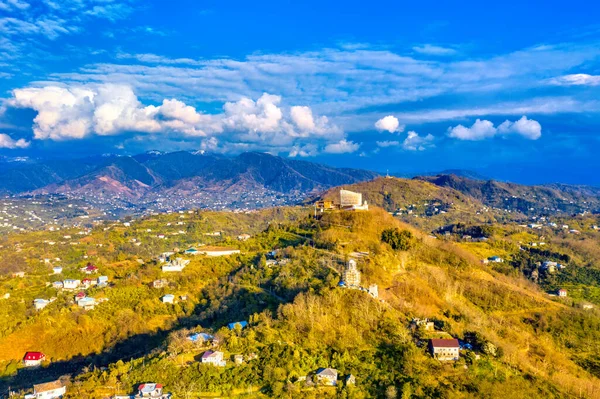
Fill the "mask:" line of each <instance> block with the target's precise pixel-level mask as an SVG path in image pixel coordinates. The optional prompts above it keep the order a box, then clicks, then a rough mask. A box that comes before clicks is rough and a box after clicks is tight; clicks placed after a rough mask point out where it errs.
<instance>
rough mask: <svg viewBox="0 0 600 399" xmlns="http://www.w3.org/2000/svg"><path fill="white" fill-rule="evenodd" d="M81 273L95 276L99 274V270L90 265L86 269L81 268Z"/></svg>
mask: <svg viewBox="0 0 600 399" xmlns="http://www.w3.org/2000/svg"><path fill="white" fill-rule="evenodd" d="M81 271H82V272H84V273H85V274H93V273H98V268H97V267H96V266H94V265H92V264H91V263H88V264H87V265H86V266H85V267H82V268H81Z"/></svg>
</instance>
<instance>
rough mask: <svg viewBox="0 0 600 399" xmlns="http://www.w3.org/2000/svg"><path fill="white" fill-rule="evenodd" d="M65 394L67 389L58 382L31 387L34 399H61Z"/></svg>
mask: <svg viewBox="0 0 600 399" xmlns="http://www.w3.org/2000/svg"><path fill="white" fill-rule="evenodd" d="M66 393H67V388H66V387H65V386H64V385H63V384H62V382H60V380H56V381H52V382H46V383H44V384H37V385H34V386H33V395H34V397H35V398H36V399H54V398H62V397H63V396H64V395H65V394H66Z"/></svg>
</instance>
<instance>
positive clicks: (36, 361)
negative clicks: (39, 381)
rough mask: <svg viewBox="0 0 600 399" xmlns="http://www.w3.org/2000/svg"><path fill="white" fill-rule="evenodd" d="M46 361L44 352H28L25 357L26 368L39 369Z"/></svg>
mask: <svg viewBox="0 0 600 399" xmlns="http://www.w3.org/2000/svg"><path fill="white" fill-rule="evenodd" d="M45 359H46V355H44V354H43V353H42V352H27V353H25V356H23V365H24V366H25V367H37V366H39V365H41V364H42V362H43V361H44V360H45Z"/></svg>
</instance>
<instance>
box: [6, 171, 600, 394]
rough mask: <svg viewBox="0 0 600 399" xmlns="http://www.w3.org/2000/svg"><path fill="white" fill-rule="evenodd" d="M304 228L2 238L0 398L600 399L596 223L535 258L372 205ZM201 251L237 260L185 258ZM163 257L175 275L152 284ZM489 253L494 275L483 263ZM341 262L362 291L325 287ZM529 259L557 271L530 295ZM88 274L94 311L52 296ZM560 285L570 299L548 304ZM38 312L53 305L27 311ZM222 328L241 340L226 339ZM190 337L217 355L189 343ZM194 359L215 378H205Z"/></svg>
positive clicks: (339, 272) (263, 215)
mask: <svg viewBox="0 0 600 399" xmlns="http://www.w3.org/2000/svg"><path fill="white" fill-rule="evenodd" d="M407 184H411V185H413V184H425V185H426V186H424V187H425V188H427V189H431V190H435V189H439V188H437V187H436V186H434V185H432V184H430V183H425V182H417V181H409V182H408V183H407ZM443 192H446V191H443ZM433 193H435V191H432V194H433ZM407 199H408V198H407ZM312 213H313V212H312V209H310V208H281V209H271V210H263V211H260V212H253V213H247V214H244V213H238V214H236V213H231V212H224V213H219V212H191V213H187V212H185V213H172V214H164V215H154V216H152V217H144V218H141V219H138V220H128V221H126V222H125V223H123V222H121V223H117V222H113V223H109V222H107V223H105V224H103V225H100V226H97V227H95V228H94V229H92V230H90V231H89V232H85V231H84V232H83V234H79V230H78V229H65V230H61V231H41V232H31V233H14V234H9V235H5V236H2V237H0V264H5V263H6V262H9V261H10V262H14V263H16V267H18V270H19V271H23V272H24V273H25V274H24V275H23V276H18V275H11V274H10V273H9V274H6V275H4V276H3V277H2V278H0V294H5V293H7V294H10V295H9V296H6V295H4V296H3V298H4V299H2V301H3V302H2V306H1V307H0V317H1V320H2V328H1V329H0V394H4V393H5V392H6V389H8V387H10V389H11V390H13V391H15V392H16V395H17V396H16V397H22V395H23V394H24V393H26V392H27V391H28V390H30V389H31V385H32V384H34V383H39V382H45V381H48V380H50V379H53V378H59V377H60V376H65V375H68V376H69V377H65V378H64V379H63V380H64V381H65V382H66V383H67V395H66V398H68V399H71V398H77V399H92V398H104V397H110V396H112V395H114V394H115V391H116V390H117V387H118V389H119V392H120V393H121V394H124V393H125V394H129V393H133V392H134V391H135V388H136V386H137V385H138V384H139V383H141V382H157V383H160V384H163V385H164V386H165V391H168V392H172V393H173V394H174V396H173V399H187V398H194V399H197V398H203V397H223V398H252V399H253V398H256V399H258V398H260V399H262V398H286V399H292V398H294V399H296V398H301V399H302V398H307V399H308V398H310V399H316V398H339V399H349V398H352V399H367V398H386V399H387V398H402V397H404V398H418V399H425V398H450V397H452V398H473V397H479V398H498V397H501V398H506V399H512V398H515V399H516V398H523V397H543V398H556V399H558V398H565V397H584V398H597V397H599V395H600V379H599V377H600V359H598V353H600V344H599V343H600V315H599V314H598V311H597V308H596V307H597V306H598V305H600V287H598V284H597V283H594V278H593V277H594V273H595V272H596V271H597V270H599V268H600V256H599V255H598V254H597V253H596V252H597V251H594V248H597V246H598V244H599V243H600V232H598V231H596V230H594V229H593V228H592V227H591V224H592V223H595V224H598V221H597V220H594V221H592V220H587V219H586V220H584V219H577V220H573V221H571V222H569V224H571V225H573V226H576V227H577V228H578V229H579V230H580V231H581V234H580V235H578V236H571V235H568V234H567V233H565V232H563V231H562V230H561V231H559V232H552V231H548V232H544V233H543V234H544V235H545V237H546V238H545V240H546V241H547V245H546V247H545V248H544V250H543V251H542V250H540V251H538V250H537V249H535V251H534V249H531V250H529V249H526V250H525V249H521V248H522V247H521V245H524V244H520V242H523V241H527V242H530V241H534V240H536V239H537V240H539V237H538V238H536V237H535V236H534V235H533V234H532V233H530V232H528V231H527V230H526V229H525V228H522V227H520V226H518V225H516V224H514V225H510V224H507V225H497V226H496V225H494V226H493V228H491V229H490V228H488V229H486V231H487V234H488V237H487V238H488V240H487V241H486V242H458V241H454V239H453V238H452V237H441V236H438V237H437V238H436V237H433V236H431V235H430V233H425V232H422V231H419V230H417V229H415V228H413V227H410V226H408V225H406V224H404V223H401V222H400V221H398V219H396V218H394V217H393V216H392V215H390V214H389V213H388V212H386V211H384V210H383V209H381V208H377V207H372V209H371V210H369V211H367V212H338V211H334V212H326V213H324V214H322V215H319V216H318V217H317V218H315V217H313V216H312ZM181 232H183V233H181ZM215 232H218V233H219V234H215ZM244 233H247V234H249V236H250V238H247V239H246V238H238V237H239V236H240V235H241V234H244ZM160 236H162V237H160ZM50 242H52V243H53V244H52V245H50ZM202 245H205V246H206V247H214V246H217V247H227V248H233V249H239V250H240V253H239V254H233V255H231V256H229V257H206V256H202V255H192V254H191V252H189V251H185V249H187V248H190V247H195V248H198V249H200V248H202ZM165 251H173V252H176V254H175V255H174V256H175V257H181V258H183V259H187V260H189V261H190V262H189V264H188V265H187V266H186V267H185V269H184V270H183V271H181V272H179V273H173V272H170V273H169V272H163V271H162V270H161V268H162V265H164V263H161V261H160V260H159V259H158V258H157V257H158V255H159V254H161V253H162V252H165ZM492 255H500V256H502V257H503V258H504V259H505V262H504V263H498V264H492V263H490V264H484V263H482V262H481V259H482V258H483V257H486V258H487V257H489V256H492ZM350 258H354V259H356V260H357V266H358V270H359V272H360V273H361V278H360V282H359V283H358V284H359V286H360V288H359V287H355V288H356V289H351V288H347V287H344V285H343V284H342V285H340V282H341V281H342V280H343V279H344V278H345V277H343V276H344V270H345V268H346V267H347V266H346V265H347V262H348V259H350ZM44 259H48V261H47V262H46V261H44ZM58 259H60V260H58ZM540 259H542V260H543V259H558V260H560V261H561V262H563V263H564V262H568V267H567V268H566V269H564V270H562V269H561V270H560V271H556V272H555V273H554V274H552V275H551V274H550V273H549V272H543V271H542V269H541V268H540V269H536V270H539V275H538V276H537V280H536V281H534V280H533V276H531V277H530V274H529V273H531V270H532V268H537V267H538V266H536V265H537V264H538V262H539V260H540ZM40 260H42V261H40ZM90 262H91V263H93V264H94V265H96V266H97V267H98V269H99V274H98V275H105V276H107V277H108V280H109V284H108V285H97V286H92V287H89V288H88V289H82V291H83V292H84V293H85V295H87V296H89V297H93V298H96V299H97V300H98V304H97V305H96V307H95V309H90V310H84V309H82V308H80V307H78V306H77V304H76V303H75V302H74V300H73V297H74V296H75V294H76V293H77V292H70V291H65V290H60V289H56V288H54V287H53V286H52V285H49V284H52V283H54V282H57V281H62V280H64V279H66V278H71V279H74V278H77V279H81V280H83V279H84V278H86V277H87V278H89V275H87V274H85V273H84V272H82V271H81V267H82V266H85V265H86V264H88V263H90ZM57 265H61V266H62V267H63V270H62V272H61V273H60V274H52V267H53V266H57ZM11 271H13V272H14V269H11ZM524 273H527V274H524ZM157 282H158V283H160V284H159V285H156V283H157ZM374 284H376V285H377V287H378V290H377V291H373V290H372V289H373V286H374ZM563 287H567V289H568V292H569V296H568V297H565V298H558V297H556V296H551V295H549V293H553V292H556V290H557V289H558V288H563ZM368 290H370V291H368ZM377 292H378V295H376V293H377ZM168 294H170V295H173V303H165V301H164V297H165V295H168ZM36 298H46V299H51V298H52V299H53V300H52V302H50V303H49V304H47V306H46V307H45V308H43V309H41V310H39V311H35V310H34V309H33V300H34V299H36ZM590 303H591V304H592V305H590V306H591V307H584V305H587V304H590ZM423 319H428V320H430V321H431V322H433V324H432V327H431V328H424V326H423V325H420V324H418V320H423ZM237 321H246V322H248V324H247V325H245V326H242V325H234V327H233V328H228V325H229V323H233V322H237ZM194 333H204V334H208V336H209V337H214V338H215V339H212V338H208V341H206V342H205V341H204V340H198V341H192V340H189V339H188V337H190V336H192V335H193V334H194ZM451 337H453V338H457V339H459V340H460V342H461V344H462V345H463V347H462V349H461V352H460V358H459V360H458V361H456V362H440V361H438V360H436V359H434V358H432V357H431V355H430V354H429V353H428V349H427V341H428V339H430V338H451ZM466 344H468V346H466ZM209 350H217V351H219V352H221V353H223V356H224V357H223V359H224V360H225V361H226V365H224V366H215V365H209V364H203V363H202V362H201V357H202V355H203V354H204V353H206V352H207V351H209ZM26 351H42V352H43V353H45V354H46V360H45V361H44V363H43V364H42V367H41V368H37V369H27V368H24V367H23V364H22V362H21V359H22V357H23V354H24V353H25V352H26ZM236 355H237V356H238V357H235V356H236ZM240 356H241V357H240ZM234 359H238V360H240V361H241V362H239V363H236V362H234V361H233V360H234ZM322 368H332V369H335V371H336V372H337V373H338V377H337V379H336V383H337V386H336V387H327V386H323V385H322V384H318V383H317V382H318V380H317V377H316V375H315V374H316V373H317V372H318V371H319V370H320V369H322ZM350 375H351V376H353V377H354V378H355V383H354V384H352V383H346V381H347V378H348V377H349V376H350ZM18 395H21V396H18Z"/></svg>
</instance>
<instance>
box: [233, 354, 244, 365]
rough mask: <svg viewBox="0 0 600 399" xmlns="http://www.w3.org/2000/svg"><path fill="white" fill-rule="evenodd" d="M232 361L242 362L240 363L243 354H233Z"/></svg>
mask: <svg viewBox="0 0 600 399" xmlns="http://www.w3.org/2000/svg"><path fill="white" fill-rule="evenodd" d="M233 362H234V363H235V364H242V363H244V356H243V355H233Z"/></svg>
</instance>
